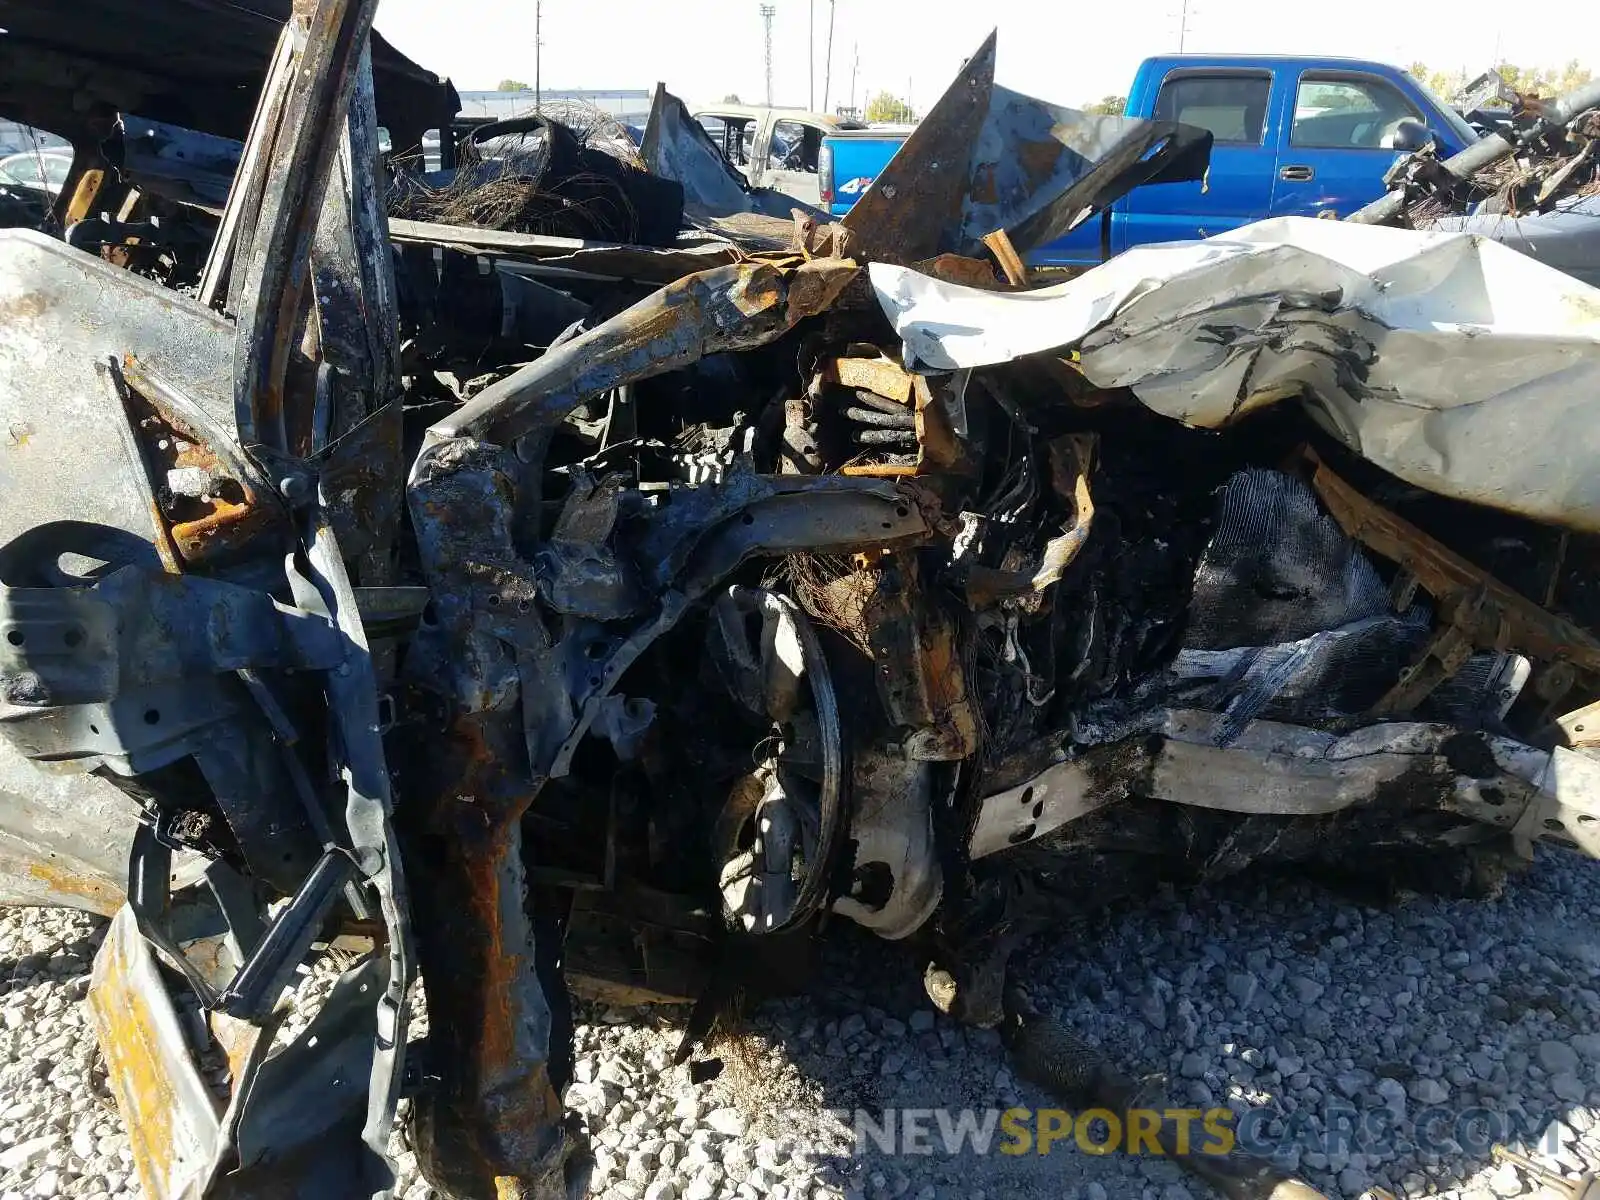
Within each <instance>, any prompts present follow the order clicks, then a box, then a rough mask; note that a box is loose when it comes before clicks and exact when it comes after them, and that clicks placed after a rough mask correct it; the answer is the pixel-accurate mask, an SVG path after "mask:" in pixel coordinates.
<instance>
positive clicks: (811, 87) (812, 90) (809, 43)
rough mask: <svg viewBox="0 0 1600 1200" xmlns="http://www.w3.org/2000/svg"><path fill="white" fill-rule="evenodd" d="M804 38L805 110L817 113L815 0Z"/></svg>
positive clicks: (812, 0) (815, 0) (812, 1)
mask: <svg viewBox="0 0 1600 1200" xmlns="http://www.w3.org/2000/svg"><path fill="white" fill-rule="evenodd" d="M809 30H810V33H809V36H807V38H806V53H807V54H808V55H809V56H810V57H809V58H808V60H807V61H808V62H809V64H810V66H809V69H808V70H807V72H806V108H807V109H809V110H810V111H811V112H816V111H817V0H811V24H810V26H809Z"/></svg>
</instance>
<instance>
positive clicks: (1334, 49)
mask: <svg viewBox="0 0 1600 1200" xmlns="http://www.w3.org/2000/svg"><path fill="white" fill-rule="evenodd" d="M773 3H774V4H775V6H776V8H777V10H778V11H777V17H776V20H775V22H774V32H773V76H774V100H775V101H776V103H778V104H790V105H805V104H807V103H809V102H810V97H809V96H808V88H807V53H806V29H807V23H808V19H809V14H810V12H811V9H812V7H813V3H814V5H815V10H816V28H817V33H816V39H817V40H816V46H817V50H816V81H815V84H814V90H815V103H816V105H817V106H818V107H819V108H820V107H821V106H822V102H823V60H824V48H825V46H826V42H827V29H828V9H829V4H828V0H773ZM759 6H760V0H544V17H543V40H544V56H543V64H544V69H543V82H544V85H545V86H546V87H548V88H552V89H559V88H578V87H588V88H648V87H651V86H653V85H654V84H655V83H656V81H657V80H661V81H663V82H665V83H666V84H667V86H668V88H670V89H671V90H672V91H674V92H676V93H677V94H678V95H680V96H682V97H683V98H684V99H685V100H687V101H688V102H689V103H690V104H691V105H693V104H703V103H714V102H717V101H720V100H721V99H722V98H723V96H724V95H726V94H728V93H737V94H738V95H739V96H740V97H742V98H743V99H744V101H745V102H746V103H755V104H759V103H762V102H763V101H764V100H765V93H766V85H765V68H764V65H763V57H762V23H761V16H760V11H759ZM836 8H837V18H836V20H837V24H836V28H835V31H834V40H833V46H834V51H833V82H832V88H831V90H830V95H829V97H828V100H829V107H830V108H831V107H834V106H837V105H838V104H840V103H848V101H849V98H850V87H851V74H852V67H853V65H854V61H855V56H856V53H857V50H859V53H860V69H859V72H858V73H857V75H856V83H855V90H856V99H857V103H863V102H864V101H863V99H862V98H863V97H864V96H866V95H867V94H869V93H875V92H877V91H879V90H889V91H893V92H895V93H897V94H899V95H901V96H905V95H906V94H907V93H909V94H910V98H911V101H912V103H913V105H914V106H915V107H916V108H917V109H918V110H919V111H926V109H927V107H928V105H929V104H930V103H931V102H932V101H933V100H934V99H935V98H937V96H938V95H939V93H940V92H942V91H943V90H944V88H945V86H946V85H947V84H948V83H949V81H950V80H951V78H952V77H953V76H954V74H955V71H956V69H957V68H958V67H959V66H960V64H961V61H962V59H964V58H965V57H966V56H967V55H969V54H971V53H972V51H973V50H974V49H975V48H976V47H977V46H978V44H979V43H980V42H981V41H982V40H983V37H984V36H985V35H986V34H987V33H988V31H989V30H990V29H991V28H994V27H996V26H998V27H999V30H1000V44H999V59H998V63H999V66H998V71H997V77H998V79H999V81H1000V82H1001V83H1004V84H1006V85H1007V86H1009V87H1013V88H1016V89H1018V90H1020V91H1024V92H1028V93H1030V94H1032V95H1035V96H1039V97H1041V98H1042V99H1045V100H1051V101H1054V102H1056V103H1058V104H1066V105H1072V106H1078V105H1082V104H1084V103H1087V102H1090V101H1093V100H1096V99H1099V98H1100V97H1101V96H1104V95H1107V94H1121V93H1123V92H1125V91H1126V90H1127V86H1128V81H1129V79H1130V78H1131V77H1132V74H1133V70H1134V67H1135V66H1136V65H1137V64H1138V61H1139V60H1140V59H1141V58H1143V57H1144V56H1145V55H1147V54H1158V53H1167V52H1170V51H1175V50H1177V49H1178V38H1179V29H1180V26H1182V25H1184V24H1185V22H1184V20H1183V18H1182V16H1181V15H1180V14H1181V12H1182V9H1183V0H1110V2H1108V3H1101V4H1093V5H1091V4H1083V3H1065V2H1060V0H1031V2H1029V0H964V2H962V3H956V2H955V0H894V2H890V0H837V5H836ZM377 23H378V28H379V30H380V31H382V33H383V34H384V35H385V36H386V37H388V38H389V40H390V41H392V42H393V43H394V44H395V45H396V46H398V47H399V48H400V49H401V50H403V51H404V52H405V53H406V54H408V55H410V56H411V57H412V58H414V59H416V60H417V62H419V63H421V64H422V65H424V66H426V67H428V68H430V69H432V70H434V71H437V72H438V73H439V74H441V75H448V76H449V77H450V78H451V79H453V80H454V82H455V84H456V86H457V87H458V88H459V89H461V90H463V91H466V90H479V89H489V88H493V87H494V86H495V85H496V84H498V83H499V81H500V80H501V79H504V78H514V79H520V80H526V81H527V82H528V83H529V84H530V85H531V84H532V83H533V58H534V54H533V46H534V0H447V2H446V3H440V2H439V0H382V2H381V3H380V5H379V7H378V21H377ZM1185 48H1186V49H1188V50H1190V51H1199V52H1205V51H1212V52H1225V51H1232V52H1238V53H1282V54H1337V55H1351V56H1355V57H1360V58H1373V59H1378V60H1381V61H1385V62H1392V63H1395V64H1397V65H1400V66H1406V65H1408V64H1410V63H1411V62H1414V61H1417V60H1422V61H1425V62H1427V63H1428V64H1429V65H1430V66H1432V67H1435V68H1436V69H1439V70H1443V71H1453V70H1456V69H1458V68H1466V69H1468V70H1469V71H1470V73H1472V74H1476V73H1477V72H1478V71H1479V70H1481V69H1483V68H1485V67H1487V66H1489V65H1490V64H1491V62H1492V61H1494V60H1495V59H1496V58H1499V59H1503V60H1506V61H1510V62H1515V63H1517V64H1519V65H1522V66H1528V67H1541V66H1552V67H1554V66H1559V65H1561V64H1563V63H1565V62H1567V61H1568V60H1570V59H1572V58H1575V57H1576V58H1581V59H1584V60H1585V65H1586V66H1589V67H1591V68H1593V69H1595V70H1597V71H1600V4H1596V3H1594V2H1593V0H1572V2H1570V3H1561V2H1559V0H1558V2H1557V3H1555V4H1553V5H1545V6H1540V7H1538V9H1537V14H1536V13H1535V10H1534V9H1530V8H1523V7H1520V6H1518V5H1515V4H1508V3H1506V0H1449V2H1447V3H1437V2H1430V0H1412V2H1410V3H1405V2H1398V3H1397V2H1396V0H1301V2H1299V3H1293V4H1290V3H1259V2H1256V3H1251V2H1247V0H1190V3H1189V6H1188V17H1187V35H1186V38H1185Z"/></svg>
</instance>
